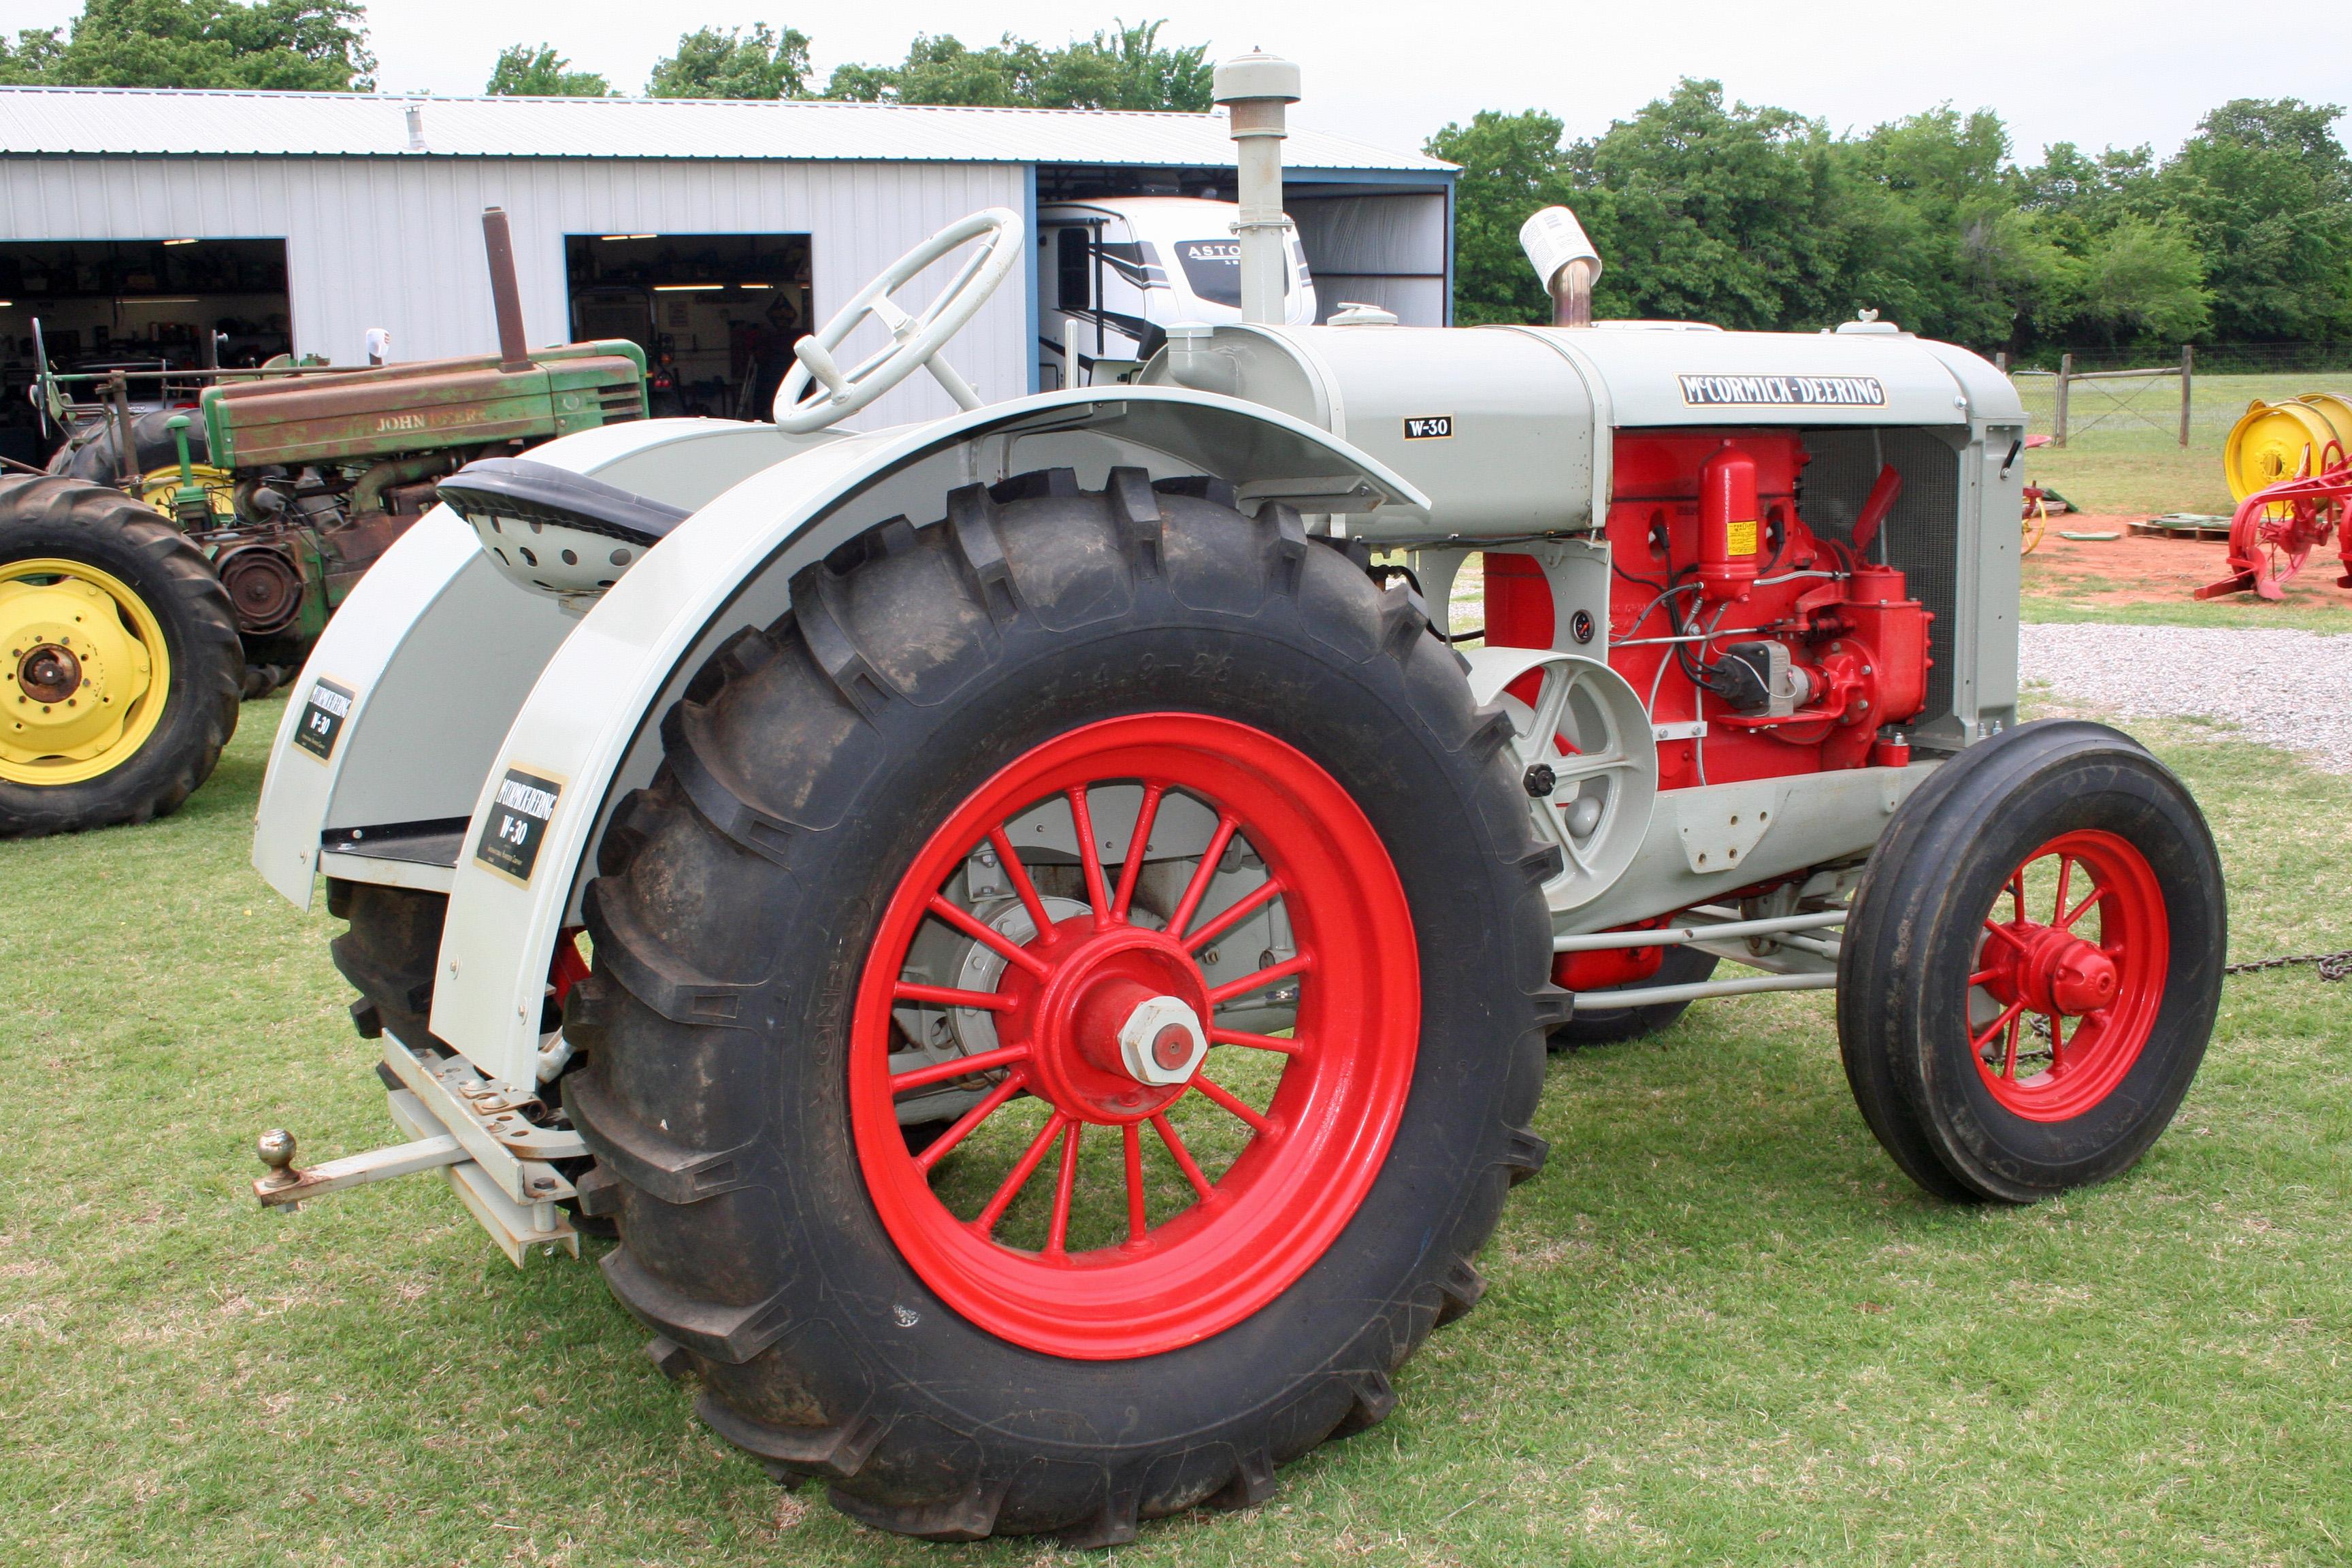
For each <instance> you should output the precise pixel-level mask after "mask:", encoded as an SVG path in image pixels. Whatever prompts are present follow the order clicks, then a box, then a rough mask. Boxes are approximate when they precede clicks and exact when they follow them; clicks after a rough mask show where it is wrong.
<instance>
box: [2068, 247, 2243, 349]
mask: <svg viewBox="0 0 2352 1568" xmlns="http://www.w3.org/2000/svg"><path fill="white" fill-rule="evenodd" d="M2070 316H2071V320H2070V322H2069V324H2070V325H2071V324H2077V323H2079V324H2082V325H2084V326H2087V327H2089V328H2091V329H2092V330H2094V331H2098V332H2100V333H2102V334H2103V335H2104V336H2105V338H2106V339H2107V340H2108V341H2109V342H2126V341H2131V340H2143V341H2146V342H2150V343H2152V344H2153V343H2162V344H2165V345H2167V346H2169V345H2172V344H2177V343H2183V342H2191V341H2193V340H2195V339H2197V338H2199V337H2201V336H2203V335H2204V333H2205V331H2207V329H2208V328H2210V326H2211V325H2212V321H2213V310H2212V294H2211V291H2210V290H2209V289H2207V288H2206V287H2205V261H2204V258H2202V257H2200V255H2199V254H2198V253H2197V246H2196V243H2195V242H2194V241H2193V240H2191V239H2190V238H2189V236H2188V234H2187V233H2186V232H2185V231H2184V230H2183V229H2182V228H2181V227H2180V226H2179V225H2178V224H2175V223H2158V222H2151V221H2150V220H2148V219H2147V218H2142V217H2126V218H2124V219H2122V220H2121V221H2119V222H2117V223H2116V225H2115V226H2113V227H2111V228H2109V229H2108V230H2107V231H2106V232H2105V233H2104V234H2102V235H2099V236H2098V237H2096V238H2095V240H2094V241H2093V242H2092V243H2091V244H2090V245H2089V246H2088V247H2086V248H2085V249H2084V253H2083V255H2082V257H2081V259H2080V262H2079V266H2078V271H2077V275H2076V277H2075V279H2074V300H2073V309H2072V310H2071V312H2070Z"/></svg>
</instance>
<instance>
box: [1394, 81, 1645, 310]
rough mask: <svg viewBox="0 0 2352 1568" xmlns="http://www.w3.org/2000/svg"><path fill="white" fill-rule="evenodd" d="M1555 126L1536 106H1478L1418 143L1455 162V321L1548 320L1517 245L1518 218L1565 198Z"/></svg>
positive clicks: (1568, 199)
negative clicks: (1463, 121) (1462, 120)
mask: <svg viewBox="0 0 2352 1568" xmlns="http://www.w3.org/2000/svg"><path fill="white" fill-rule="evenodd" d="M1562 129H1563V128H1562V126H1561V124H1560V122H1559V120H1558V119H1557V118H1556V117H1554V116H1552V115H1549V114H1546V113H1544V112H1543V111H1542V110H1538V109H1528V110H1521V111H1520V112H1518V113H1517V114H1504V113H1500V112H1498V111H1496V110H1491V109H1482V110H1479V111H1478V112H1477V113H1476V114H1475V115H1473V116H1472V117H1471V120H1470V123H1469V124H1467V125H1458V124H1448V125H1447V126H1446V127H1445V128H1444V130H1442V131H1440V132H1437V134H1436V135H1434V136H1432V137H1431V138H1430V139H1429V141H1428V142H1427V144H1426V145H1425V146H1424V147H1423V151H1424V152H1426V153H1428V154H1429V155H1430V156H1431V157H1433V158H1443V159H1444V160H1445V161H1446V162H1448V163H1459V164H1460V165H1461V166H1462V173H1461V174H1460V175H1459V176H1458V177H1457V178H1456V180H1455V182H1454V320H1455V321H1458V322H1460V323H1461V324H1462V325H1464V326H1467V327H1476V326H1485V325H1487V324H1489V323H1492V322H1497V321H1550V320H1551V303H1550V300H1549V297H1548V296H1547V295H1546V294H1545V293H1544V289H1543V285H1542V283H1541V282H1540V281H1538V279H1537V278H1536V275H1535V271H1534V269H1533V268H1530V267H1529V266H1528V259H1527V255H1526V253H1525V252H1524V251H1522V250H1521V249H1520V248H1519V226H1520V225H1521V224H1524V223H1526V222H1527V221H1528V216H1529V215H1531V214H1533V213H1534V212H1535V211H1536V210H1537V209H1538V208H1540V207H1547V206H1550V205H1555V204H1559V203H1570V204H1571V205H1572V197H1573V193H1572V192H1571V191H1570V189H1569V187H1568V155H1567V153H1566V151H1565V150H1564V149H1563V148H1562V147H1561V145H1560V134H1561V132H1562ZM1605 259H1606V258H1604V263H1605ZM1609 276H1610V275H1609V273H1608V272H1607V270H1606V268H1605V265H1604V268H1603V271H1602V277H1603V278H1604V279H1606V278H1608V277H1609Z"/></svg>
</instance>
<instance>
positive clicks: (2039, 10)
mask: <svg viewBox="0 0 2352 1568" xmlns="http://www.w3.org/2000/svg"><path fill="white" fill-rule="evenodd" d="M1120 6H1124V8H1125V9H1128V10H1132V11H1134V12H1136V13H1137V15H1139V16H1155V15H1160V14H1162V13H1164V14H1165V15H1166V16H1167V18H1168V24H1167V26H1166V27H1165V28H1164V29H1163V31H1162V33H1161V37H1162V39H1163V40H1168V41H1174V42H1180V43H1192V42H1199V41H1206V42H1208V43H1209V44H1210V45H1211V46H1212V47H1213V53H1215V54H1217V55H1220V56H1222V55H1225V54H1231V53H1238V52H1240V51H1241V50H1243V49H1246V48H1248V47H1252V46H1253V45H1257V46H1263V47H1265V48H1268V49H1272V50H1275V51H1276V52H1278V53H1281V54H1285V55H1288V56H1289V57H1291V58H1293V59H1296V60H1297V61H1298V62H1299V63H1300V65H1301V66H1303V67H1304V68H1305V70H1306V87H1307V100H1306V102H1305V103H1304V104H1302V105H1301V106H1300V108H1299V109H1298V110H1297V115H1298V118H1299V119H1300V120H1301V121H1304V122H1307V123H1309V124H1312V125H1315V126H1317V127H1318V128H1320V129H1322V130H1327V131H1334V132H1341V133H1343V134H1347V135H1352V136H1356V137H1359V138H1360V139H1362V140H1365V141H1368V142H1375V143H1378V144H1381V145H1385V146H1391V147H1417V146H1419V145H1420V143H1421V142H1422V140H1423V138H1424V137H1426V136H1427V135H1428V134H1429V133H1430V132H1432V131H1433V130H1435V129H1437V128H1438V127H1439V126H1441V125H1443V124H1444V123H1445V122H1446V121H1449V120H1459V119H1465V118H1466V117H1467V116H1469V115H1470V114H1472V113H1473V112H1475V111H1476V110H1480V109H1503V110H1518V109H1525V108H1529V107H1537V108H1542V109H1546V110H1550V111H1551V112H1552V113H1554V114H1557V115H1559V117H1560V119H1561V120H1563V121H1566V122H1567V124H1568V128H1569V131H1570V133H1571V134H1591V133H1592V132H1599V131H1601V130H1603V129H1605V128H1606V127H1607V125H1608V123H1609V121H1611V120H1612V119H1613V118H1617V117H1621V116H1622V115H1625V114H1628V113H1631V112H1632V111H1633V110H1636V109H1638V108H1640V107H1641V105H1642V104H1643V102H1645V101H1647V100H1650V99H1651V98H1654V97H1655V96H1657V95H1658V94H1660V93H1662V92H1664V91H1665V90H1666V89H1669V88H1670V87H1672V86H1673V84H1674V81H1675V78H1676V77H1679V76H1695V77H1713V78H1717V79H1720V80H1721V81H1722V82H1723V83H1724V86H1725V88H1726V89H1727V91H1728V92H1729V93H1730V94H1731V95H1732V96H1734V97H1736V98H1740V99H1744V100H1748V101H1749V102H1756V103H1774V104H1779V105H1781V106H1783V107H1786V108H1789V109H1794V110H1799V111H1800V112H1802V113H1805V114H1809V115H1817V116H1819V117H1821V118H1822V119H1823V120H1826V121H1828V122H1829V123H1830V125H1831V126H1832V128H1833V129H1836V130H1841V131H1843V130H1848V129H1861V128H1867V127H1869V126H1871V125H1873V124H1875V123H1877V122H1879V121H1883V120H1888V119H1892V118H1895V117H1896V116H1899V115H1902V114H1906V113H1910V112H1913V111H1915V110H1920V109H1924V108H1927V107H1929V106H1932V105H1934V104H1936V103H1938V102H1942V101H1945V100H1949V101H1950V102H1952V103H1953V104H1955V105H1957V106H1958V107H1959V108H1961V109H1974V108H1978V107H1989V108H1991V109H1994V110H1999V111H2000V115H2001V117H2002V118H2003V119H2004V120H2006V121H2008V123H2009V125H2010V128H2011V133H2012V134H2013V136H2014V137H2015V139H2016V144H2017V150H2018V152H2019V153H2021V155H2023V156H2025V157H2026V158H2028V159H2029V160H2030V159H2031V158H2032V157H2033V156H2036V155H2038V153H2039V151H2040V149H2041V147H2042V145H2043V144H2044V143H2045V142H2054V141H2073V142H2079V143H2082V144H2084V145H2085V146H2087V147H2091V148H2097V147H2102V146H2105V145H2107V144H2109V143H2115V144H2118V145H2126V146H2128V145H2134V144H2137V143H2138V142H2152V143H2154V144H2155V146H2156V148H2157V150H2158V153H2170V152H2171V151H2172V150H2173V149H2174V148H2175V147H2176V146H2178V145H2179V142H2180V141H2181V139H2182V138H2183V137H2184V136H2186V135H2188V134H2189V132H2190V131H2191V130H2192V129H2193V128H2194V127H2195V125H2196V121H2197V118H2198V116H2199V115H2200V114H2202V113H2203V112H2204V111H2205V110H2208V109H2210V108H2211V107H2212V106H2214V105H2215V104H2218V103H2221V102H2223V101H2224V100H2229V99H2231V98H2242V97H2299V98H2303V99H2305V100H2314V101H2321V102H2343V101H2347V100H2352V5H2346V4H2344V3H2343V0H2322V3H2320V4H2317V5H2299V6H2294V7H2291V8H2290V12H2291V15H2290V14H2289V13H2285V12H2278V11H2275V10H2272V11H2263V10H2261V9H2259V8H2258V9H2256V10H2255V11H2252V12H2245V13H2240V12H2236V11H2234V10H2233V9H2232V8H2231V7H2226V6H2216V5H2211V4H2210V3H2207V4H2180V3H2177V0H2130V3H2123V0H2044V3H2042V4H2040V5H2032V6H2019V5H1985V6H1979V7H1969V6H1955V5H1920V4H1916V3H1915V4H1907V5H1906V4H1904V3H1902V0H1895V3H1893V4H1889V3H1888V0H1874V3H1872V4H1861V3H1855V0H1821V3H1815V4H1795V3H1790V0H1671V3H1669V4H1665V5H1660V4H1656V3H1654V0H1653V3H1649V4H1641V3H1631V0H1619V3H1616V4H1606V5H1603V4H1593V3H1591V0H1552V3H1550V4H1527V3H1521V0H1443V3H1432V0H1418V3H1416V4H1411V5H1407V4H1402V3H1399V0H1353V3H1335V0H1283V3H1280V4H1269V3H1267V0H1151V3H1150V4H1132V5H1129V4H1127V3H1126V0H1114V3H1113V4H1112V5H1100V6H1097V5H1070V4H1063V3H1058V0H990V3H987V4H980V3H975V0H911V3H910V0H898V3H886V4H870V5H805V4H802V5H794V6H790V7H785V8H774V7H768V6H762V5H757V4H751V3H745V0H677V3H674V4H664V5H646V4H645V3H644V0H570V3H568V4H563V5H551V4H548V3H547V0H375V3H374V4H372V5H369V7H368V15H369V20H370V24H371V28H372V34H373V44H374V48H375V52H376V56H377V58H378V60H379V61H380V65H379V68H378V71H377V76H378V79H379V81H380V83H381V85H382V86H383V89H385V90H387V91H407V90H415V89H423V90H429V91H432V92H436V93H445V94H446V93H469V92H478V91H480V90H481V88H482V84H483V82H484V81H485V80H486V79H488V75H489V69H490V64H491V62H492V60H494V59H495V58H497V55H498V52H499V47H501V46H503V45H506V44H509V43H517V42H529V43H538V42H541V41H545V42H548V43H551V44H553V45H554V46H555V47H557V49H559V50H560V51H562V53H564V54H565V55H567V56H569V57H570V58H572V63H573V64H574V66H575V67H577V68H585V69H590V70H596V71H601V72H603V73H604V75H605V76H606V77H608V78H610V79H611V80H612V81H613V83H614V86H616V87H619V88H621V89H623V90H625V91H629V92H636V91H642V90H643V89H644V86H645V79H646V70H647V68H649V67H650V66H651V65H652V63H653V61H654V60H655V59H656V58H658V57H659V56H661V55H664V54H667V53H669V52H670V51H671V50H672V48H674V47H675V46H676V44H677V36H678V34H679V32H680V31H681V30H682V29H684V28H687V27H690V26H698V25H700V24H702V23H704V22H709V23H713V24H717V25H719V26H730V25H748V24H749V23H751V22H753V21H758V20H763V19H764V20H767V21H769V22H771V23H772V24H776V25H786V24H789V25H791V26H797V27H799V28H800V29H801V31H803V32H804V33H806V34H808V35H809V36H810V37H812V38H813V39H814V41H815V47H814V54H815V58H816V64H817V68H818V79H819V81H820V82H821V81H822V80H823V79H824V75H825V73H827V72H829V71H830V70H831V69H832V68H833V67H834V66H835V65H838V64H840V63H842V62H844V61H850V60H855V61H861V62H866V63H883V62H896V61H897V60H898V59H899V58H902V57H903V55H904V53H905V50H906V46H907V42H908V39H909V38H910V37H912V36H913V35H915V34H916V33H919V32H929V33H951V34H953V35H955V36H956V37H961V39H963V40H964V41H965V42H966V43H968V44H975V45H977V44H982V43H987V42H992V41H993V40H994V39H995V38H996V37H998V36H999V35H1000V34H1002V33H1004V32H1007V31H1010V32H1013V33H1017V34H1019V35H1021V36H1023V37H1031V38H1035V39H1037V40H1039V41H1041V42H1045V43H1049V44H1051V43H1060V42H1062V41H1064V40H1065V39H1066V38H1068V37H1071V36H1072V35H1073V34H1078V35H1083V34H1086V33H1090V32H1092V31H1093V30H1094V29H1095V28H1097V27H1098V26H1108V24H1109V20H1110V16H1111V15H1112V14H1113V13H1114V12H1115V11H1116V10H1117V9H1118V8H1119V7H1120ZM78 10H79V5H78V4H76V3H75V0H0V27H5V28H6V29H8V30H9V31H10V32H11V33H13V32H14V31H15V30H16V28H18V27H24V26H52V25H55V24H57V23H59V22H62V21H65V20H67V19H68V17H70V16H73V15H74V14H75V13H76V12H77V11H78ZM2240 18H2247V19H2246V20H2243V21H2241V20H2240ZM2248 27H2251V28H2252V31H2253V33H2254V35H2255V36H2254V37H2251V38H2250V37H2246V36H2245V35H2244V33H2243V32H2242V28H2248ZM2337 129H2338V134H2339V135H2342V134H2346V133H2347V132H2352V126H2346V125H2343V124H2339V125H2338V128H2337Z"/></svg>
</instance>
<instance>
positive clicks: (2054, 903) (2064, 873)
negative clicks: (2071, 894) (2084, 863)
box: [2050, 855, 2074, 924]
mask: <svg viewBox="0 0 2352 1568" xmlns="http://www.w3.org/2000/svg"><path fill="white" fill-rule="evenodd" d="M2073 879H2074V857H2073V856H2072V855H2061V856H2059V857H2058V896H2057V897H2056V898H2054V899H2053V900H2051V902H2050V907H2051V909H2052V910H2053V911H2054V913H2055V914H2056V916H2057V918H2058V919H2059V921H2060V923H2061V924H2063V923H2064V918H2065V914H2066V884H2067V883H2068V882H2070V881H2072V880H2073Z"/></svg>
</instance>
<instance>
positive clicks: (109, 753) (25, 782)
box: [0, 477, 245, 838]
mask: <svg viewBox="0 0 2352 1568" xmlns="http://www.w3.org/2000/svg"><path fill="white" fill-rule="evenodd" d="M244 671H245V654H244V650H243V648H242V647H241V646H240V645H239V643H238V641H237V635H236V617H235V613H234V611H233V610H232V609H231V607H230V605H229V600H228V595H227V593H226V591H225V590H224V589H223V588H222V587H221V584H220V580H219V579H218V578H217V577H215V575H214V574H213V572H212V568H211V567H210V566H209V565H208V564H206V563H205V558H204V555H203V552H200V551H198V550H197V549H196V547H195V546H194V544H191V543H190V542H188V540H187V539H186V537H185V536H184V535H183V534H182V533H181V532H180V531H179V530H178V529H177V528H175V527H174V526H173V525H172V524H171V523H170V522H168V521H165V520H164V519H163V518H161V517H159V516H157V515H156V514H155V512H154V511H153V510H152V509H150V508H148V507H145V506H142V505H141V504H140V503H139V502H138V501H136V500H132V499H131V497H129V496H127V495H124V494H123V493H122V492H121V491H120V490H115V489H108V488H106V487H105V486H102V485H95V484H86V483H83V482H82V481H80V480H78V479H63V478H50V477H44V478H6V479H0V837H9V838H32V837H42V836H44V835H47V834H52V833H74V832H79V831H81V830H83V829H85V828H92V827H107V826H113V825H115V824H118V823H131V822H144V821H146V820H147V819H148V818H150V817H153V816H163V815H165V814H167V813H169V812H171V811H173V810H176V809H177V808H178V807H179V805H180V804H181V803H182V802H183V801H184V800H186V799H187V798H188V796H189V795H191V794H192V793H194V790H195V788H196V786H197V785H199V784H203V783H204V782H205V779H206V778H207V777H209V776H210V775H211V773H212V771H213V767H214V764H215V763H217V762H219V760H220V754H221V748H222V747H223V746H225V745H226V744H227V743H228V738H229V737H230V736H231V735H232V734H234V733H235V732H236V705H237V697H238V692H239V690H240V688H241V685H242V681H243V677H244Z"/></svg>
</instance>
